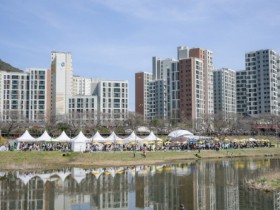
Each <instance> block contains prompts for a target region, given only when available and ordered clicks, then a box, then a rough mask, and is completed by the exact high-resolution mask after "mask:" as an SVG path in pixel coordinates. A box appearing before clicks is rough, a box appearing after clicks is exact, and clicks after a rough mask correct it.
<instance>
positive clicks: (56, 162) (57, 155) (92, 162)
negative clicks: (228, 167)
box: [0, 148, 280, 170]
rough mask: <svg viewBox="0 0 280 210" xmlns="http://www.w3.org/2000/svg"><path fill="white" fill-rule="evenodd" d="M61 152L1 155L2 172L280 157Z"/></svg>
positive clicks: (268, 152)
mask: <svg viewBox="0 0 280 210" xmlns="http://www.w3.org/2000/svg"><path fill="white" fill-rule="evenodd" d="M65 154H66V153H62V152H59V151H54V152H44V151H26V152H23V151H12V152H0V169H1V170H28V169H47V168H56V167H61V166H64V167H84V168H93V167H117V166H134V165H151V164H162V163H171V162H172V163H173V162H184V161H188V160H197V159H202V160H207V159H219V158H237V157H268V156H269V157H275V156H279V157H280V149H279V148H254V149H229V150H220V151H214V150H201V151H200V153H198V151H197V150H193V151H166V152H164V151H158V152H148V153H147V157H146V158H145V157H143V155H142V153H141V152H136V155H135V157H134V153H133V152H92V153H79V152H71V153H69V155H65Z"/></svg>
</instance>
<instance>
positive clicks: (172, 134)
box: [168, 130, 194, 138]
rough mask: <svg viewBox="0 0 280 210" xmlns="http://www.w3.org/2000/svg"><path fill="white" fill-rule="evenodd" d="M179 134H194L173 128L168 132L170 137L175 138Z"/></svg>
mask: <svg viewBox="0 0 280 210" xmlns="http://www.w3.org/2000/svg"><path fill="white" fill-rule="evenodd" d="M180 136H194V134H193V133H191V132H189V131H187V130H175V131H172V132H170V133H169V134H168V137H170V138H177V137H180Z"/></svg>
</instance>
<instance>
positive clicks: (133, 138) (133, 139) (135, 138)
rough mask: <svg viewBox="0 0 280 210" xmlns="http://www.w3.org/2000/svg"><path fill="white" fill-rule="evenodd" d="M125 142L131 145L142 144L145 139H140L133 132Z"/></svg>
mask: <svg viewBox="0 0 280 210" xmlns="http://www.w3.org/2000/svg"><path fill="white" fill-rule="evenodd" d="M123 141H124V142H125V143H130V142H135V141H136V142H139V143H140V142H142V141H143V139H142V138H140V137H138V136H137V135H136V134H135V132H134V131H133V132H132V133H131V134H130V135H129V136H128V137H126V138H124V139H123Z"/></svg>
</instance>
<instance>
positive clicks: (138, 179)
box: [0, 158, 280, 210]
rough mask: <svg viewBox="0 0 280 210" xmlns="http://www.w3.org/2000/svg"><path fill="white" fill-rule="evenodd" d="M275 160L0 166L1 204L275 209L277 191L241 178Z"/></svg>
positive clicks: (79, 209)
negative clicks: (43, 167) (26, 167)
mask: <svg viewBox="0 0 280 210" xmlns="http://www.w3.org/2000/svg"><path fill="white" fill-rule="evenodd" d="M279 166H280V160H279V159H274V158H266V159H227V160H208V161H205V160H203V161H201V160H198V161H190V162H185V163H181V164H163V165H153V166H135V167H118V168H92V169H82V168H61V169H56V170H47V171H44V170H38V171H28V172H23V171H9V172H7V171H1V170H0V171H1V172H0V202H1V206H0V207H1V208H0V209H1V210H11V209H17V210H18V209H22V210H39V209H42V210H43V209H44V210H65V209H67V210H68V209H69V210H93V209H100V210H101V209H102V210H140V209H145V210H176V209H179V205H180V204H181V203H182V204H184V205H185V207H186V208H187V209H188V210H251V209H260V210H276V209H280V201H279V200H280V192H269V193H268V192H259V191H257V190H252V189H248V188H247V187H246V185H244V180H246V179H250V178H254V177H257V176H260V175H264V176H265V174H267V173H270V172H272V171H277V170H279V169H280V167H279Z"/></svg>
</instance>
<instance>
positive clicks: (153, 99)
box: [148, 79, 167, 120]
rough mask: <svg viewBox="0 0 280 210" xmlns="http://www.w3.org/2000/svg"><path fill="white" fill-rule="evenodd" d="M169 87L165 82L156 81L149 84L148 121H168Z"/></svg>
mask: <svg viewBox="0 0 280 210" xmlns="http://www.w3.org/2000/svg"><path fill="white" fill-rule="evenodd" d="M166 93H167V86H166V81H165V80H162V79H161V80H154V81H151V82H150V83H149V97H148V103H149V112H148V119H149V120H152V119H156V118H158V119H163V120H166V119H167V97H166Z"/></svg>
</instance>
